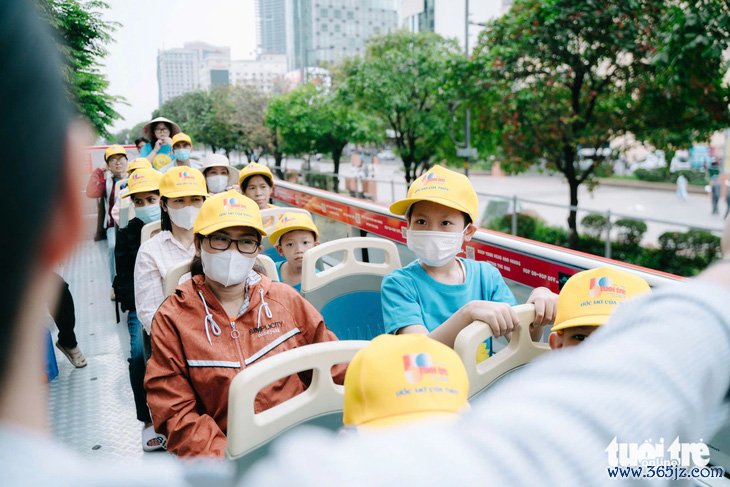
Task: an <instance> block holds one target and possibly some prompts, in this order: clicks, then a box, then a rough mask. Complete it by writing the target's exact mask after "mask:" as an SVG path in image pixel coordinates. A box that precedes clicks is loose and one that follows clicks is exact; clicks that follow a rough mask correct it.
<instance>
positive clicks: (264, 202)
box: [243, 175, 271, 210]
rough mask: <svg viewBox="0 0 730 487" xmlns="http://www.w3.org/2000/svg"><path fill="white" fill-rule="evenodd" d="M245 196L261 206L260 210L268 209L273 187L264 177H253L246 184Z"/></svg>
mask: <svg viewBox="0 0 730 487" xmlns="http://www.w3.org/2000/svg"><path fill="white" fill-rule="evenodd" d="M243 194H245V195H246V196H248V197H249V198H251V199H252V200H254V201H255V202H256V204H257V205H259V208H260V209H262V210H263V209H264V208H268V206H269V198H271V186H269V183H268V182H267V181H266V179H264V177H263V176H258V175H256V176H253V177H252V178H251V179H249V180H248V181H247V182H246V187H245V188H243Z"/></svg>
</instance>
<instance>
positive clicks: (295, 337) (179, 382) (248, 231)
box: [145, 190, 345, 457]
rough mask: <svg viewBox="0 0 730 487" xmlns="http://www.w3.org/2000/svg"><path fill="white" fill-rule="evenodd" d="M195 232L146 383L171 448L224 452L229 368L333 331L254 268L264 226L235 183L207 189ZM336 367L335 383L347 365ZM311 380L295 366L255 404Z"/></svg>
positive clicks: (160, 317)
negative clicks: (187, 275) (187, 274)
mask: <svg viewBox="0 0 730 487" xmlns="http://www.w3.org/2000/svg"><path fill="white" fill-rule="evenodd" d="M194 232H195V259H194V260H193V264H192V270H191V272H192V274H193V277H192V279H191V280H189V281H187V282H185V283H183V284H181V285H180V286H179V287H178V288H177V290H176V291H175V293H174V294H173V295H172V296H170V297H169V298H168V299H167V300H165V302H164V303H162V305H161V306H160V308H159V310H158V311H157V313H156V314H155V317H154V324H153V326H152V356H151V358H150V360H149V362H148V363H147V375H146V377H145V388H146V389H147V400H148V402H149V405H150V410H151V411H152V418H153V420H154V423H155V428H156V430H157V431H160V432H162V433H164V434H166V435H167V437H168V438H169V440H168V445H167V446H168V450H170V451H171V452H172V453H174V454H176V455H178V456H218V457H222V456H223V455H224V450H225V446H226V428H227V420H228V417H227V416H228V414H227V413H228V388H229V385H230V381H231V380H232V379H233V377H235V375H236V374H238V373H239V372H240V371H241V370H243V369H245V368H246V367H248V366H250V365H252V364H256V363H258V361H260V360H266V358H267V357H270V356H272V355H274V354H277V353H281V352H283V351H286V350H290V349H293V348H296V347H300V346H304V345H308V344H312V343H317V342H323V341H332V340H336V339H337V337H336V336H335V335H334V333H332V332H331V331H329V330H328V329H327V327H326V326H325V324H324V321H323V320H322V316H321V315H320V314H319V312H317V310H316V309H315V308H314V307H313V306H312V305H311V304H309V303H308V302H307V301H306V300H305V299H304V298H302V297H301V296H300V295H299V294H297V292H296V291H294V289H292V288H291V287H290V286H288V285H286V284H283V283H280V282H272V280H271V279H269V278H268V277H266V276H263V275H261V274H259V273H257V272H256V271H255V270H254V263H255V261H256V256H257V255H258V254H259V253H260V252H261V239H262V238H263V237H264V236H266V232H265V231H264V227H263V223H262V221H261V213H260V211H259V208H258V205H257V204H256V203H255V202H254V201H253V200H251V199H249V198H248V197H246V196H244V195H242V194H240V193H239V192H238V191H235V190H230V191H226V192H224V193H220V194H217V195H214V196H211V197H210V198H209V199H208V200H206V202H205V203H203V206H202V208H201V209H200V213H199V215H198V217H197V218H196V220H195V227H194ZM336 369H337V370H336V371H335V380H336V381H337V382H338V383H340V384H341V383H342V381H343V378H344V372H345V371H344V367H342V366H338V367H337V368H336ZM310 380H311V375H310V374H301V375H293V376H288V377H285V378H282V379H280V380H278V381H276V382H275V383H273V384H272V385H270V386H268V387H266V388H264V389H263V390H262V391H261V392H260V393H259V395H258V396H257V398H256V401H255V404H254V409H255V411H256V412H260V411H263V410H265V409H268V408H271V407H273V406H275V405H277V404H279V403H281V402H283V401H285V400H287V399H290V398H292V397H294V396H296V395H297V394H300V393H301V392H303V391H304V390H305V389H306V387H307V385H308V384H309V382H310Z"/></svg>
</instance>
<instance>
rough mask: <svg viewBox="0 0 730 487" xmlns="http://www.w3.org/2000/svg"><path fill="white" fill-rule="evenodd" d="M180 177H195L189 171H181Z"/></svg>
mask: <svg viewBox="0 0 730 487" xmlns="http://www.w3.org/2000/svg"><path fill="white" fill-rule="evenodd" d="M178 177H179V178H180V179H195V178H194V177H193V176H191V175H190V173H189V172H187V171H180V174H179V175H178Z"/></svg>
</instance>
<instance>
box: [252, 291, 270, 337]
mask: <svg viewBox="0 0 730 487" xmlns="http://www.w3.org/2000/svg"><path fill="white" fill-rule="evenodd" d="M259 294H260V295H261V304H260V305H259V314H258V317H257V318H256V326H257V327H259V328H260V327H261V308H263V309H264V311H266V317H267V318H273V316H274V315H273V314H272V313H271V309H270V308H269V303H267V302H266V300H264V290H263V288H259Z"/></svg>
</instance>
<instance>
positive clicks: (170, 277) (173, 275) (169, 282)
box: [163, 254, 279, 297]
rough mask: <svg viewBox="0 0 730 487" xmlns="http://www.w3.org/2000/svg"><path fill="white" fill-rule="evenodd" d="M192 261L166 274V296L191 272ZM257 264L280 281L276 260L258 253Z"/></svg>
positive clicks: (268, 274) (274, 279) (177, 266)
mask: <svg viewBox="0 0 730 487" xmlns="http://www.w3.org/2000/svg"><path fill="white" fill-rule="evenodd" d="M191 262H192V261H188V262H183V263H181V264H178V265H176V266H175V267H173V268H172V269H170V270H169V271H167V274H166V275H165V279H164V283H163V289H164V291H165V297H167V296H169V295H171V294H172V293H174V292H175V289H177V286H178V285H179V284H180V279H181V278H182V277H183V276H184V275H185V274H187V273H188V272H190V264H191ZM256 264H258V265H259V266H261V268H262V269H263V270H264V272H265V273H266V275H267V276H269V277H270V278H271V280H272V281H278V280H279V275H278V274H277V273H276V264H274V261H273V260H271V259H270V258H268V257H267V256H265V255H261V254H259V255H257V256H256Z"/></svg>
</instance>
